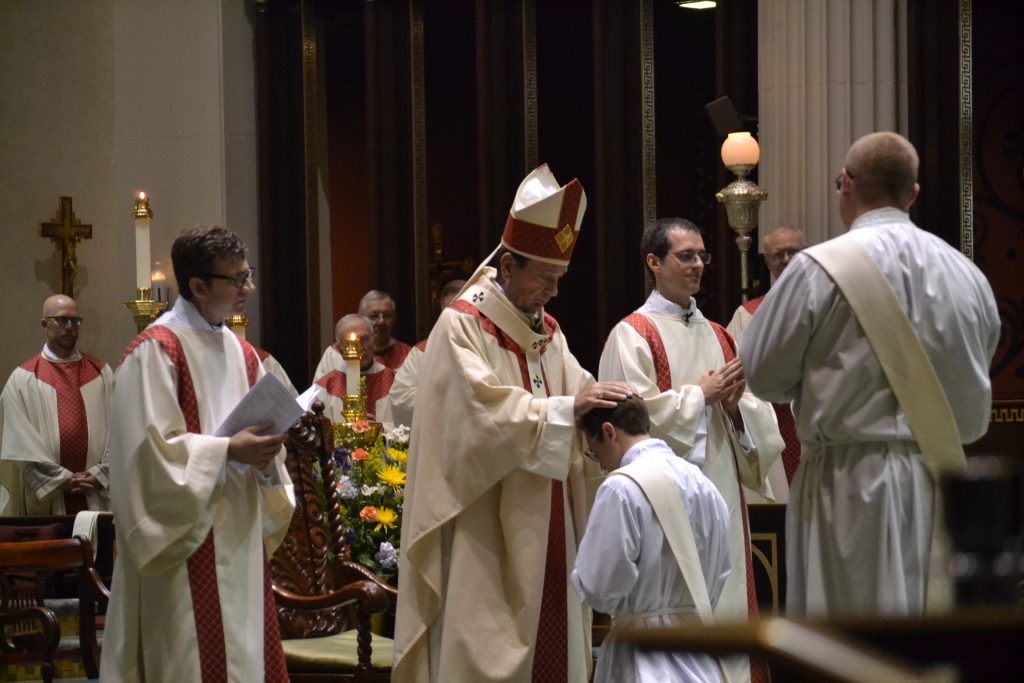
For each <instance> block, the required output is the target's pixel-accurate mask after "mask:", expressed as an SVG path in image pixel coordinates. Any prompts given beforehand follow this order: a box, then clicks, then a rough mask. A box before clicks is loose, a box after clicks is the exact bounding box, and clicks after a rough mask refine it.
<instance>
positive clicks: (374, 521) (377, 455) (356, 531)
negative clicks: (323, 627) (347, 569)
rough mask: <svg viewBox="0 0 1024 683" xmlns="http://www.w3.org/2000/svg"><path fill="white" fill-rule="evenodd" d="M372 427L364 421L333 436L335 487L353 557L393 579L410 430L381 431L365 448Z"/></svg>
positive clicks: (383, 576)
mask: <svg viewBox="0 0 1024 683" xmlns="http://www.w3.org/2000/svg"><path fill="white" fill-rule="evenodd" d="M375 426H377V427H378V428H379V425H375ZM369 429H370V427H369V423H365V421H362V420H360V421H359V422H356V423H354V424H353V425H352V426H351V428H350V429H349V430H347V432H346V433H347V435H348V436H347V437H346V435H345V434H342V435H340V436H341V438H336V439H335V443H336V444H339V445H338V447H337V448H336V449H335V451H334V454H333V457H334V466H335V467H334V476H335V481H334V486H335V487H336V488H337V490H338V496H339V498H341V517H342V523H343V524H344V525H345V529H344V533H345V540H346V542H347V543H348V544H349V548H350V550H351V557H352V559H353V560H354V561H356V562H358V563H359V564H361V565H363V566H365V567H367V568H369V569H370V570H371V571H373V572H375V573H376V574H378V575H379V576H381V577H382V578H385V579H390V578H393V577H395V576H396V575H397V573H398V552H399V548H400V541H401V520H402V504H403V502H404V499H405V469H406V465H407V463H408V459H409V428H408V427H405V426H402V425H400V426H398V427H395V428H394V429H391V430H389V431H386V432H384V433H383V434H379V433H378V435H377V436H376V439H372V445H370V446H369V448H366V447H364V446H365V444H366V443H367V442H368V440H367V439H365V438H360V437H362V436H363V435H365V434H366V433H367V432H368V430H369ZM336 436H337V435H336Z"/></svg>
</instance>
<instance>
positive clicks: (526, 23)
mask: <svg viewBox="0 0 1024 683" xmlns="http://www.w3.org/2000/svg"><path fill="white" fill-rule="evenodd" d="M522 10H523V35H522V38H523V162H524V165H525V168H524V169H523V173H529V172H530V171H532V170H533V169H535V168H537V166H538V165H539V164H540V158H539V155H540V152H539V151H538V147H539V145H538V143H537V8H536V6H535V5H534V0H522Z"/></svg>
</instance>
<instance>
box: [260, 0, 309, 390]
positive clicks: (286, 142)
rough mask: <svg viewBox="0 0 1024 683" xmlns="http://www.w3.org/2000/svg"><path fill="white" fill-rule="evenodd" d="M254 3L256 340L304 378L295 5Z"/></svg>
mask: <svg viewBox="0 0 1024 683" xmlns="http://www.w3.org/2000/svg"><path fill="white" fill-rule="evenodd" d="M256 8H257V11H256V15H255V23H254V37H255V54H256V100H257V136H258V145H259V236H260V262H259V271H258V273H257V277H258V278H259V287H260V294H261V297H260V316H261V321H262V330H263V337H262V343H263V345H264V347H265V348H266V349H267V350H268V351H270V352H271V353H272V354H273V355H274V357H276V358H277V359H278V360H279V361H280V362H281V364H282V365H283V366H284V367H285V369H286V370H287V371H288V373H289V374H290V375H291V376H292V377H295V378H299V377H308V376H310V375H311V371H312V368H311V366H310V357H309V356H310V353H309V349H308V343H309V340H308V330H309V326H310V305H309V303H310V302H309V297H308V292H309V288H308V286H309V282H308V280H307V278H306V273H307V272H308V271H309V268H308V267H307V266H308V264H307V240H306V233H305V225H306V209H305V200H306V196H305V195H306V184H305V179H306V174H305V160H306V150H305V147H304V141H303V91H302V41H301V35H302V24H301V5H300V2H298V1H297V0H280V1H277V2H261V3H257V5H256Z"/></svg>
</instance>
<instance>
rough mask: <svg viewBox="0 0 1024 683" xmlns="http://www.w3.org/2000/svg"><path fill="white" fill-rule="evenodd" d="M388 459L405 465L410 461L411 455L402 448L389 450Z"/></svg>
mask: <svg viewBox="0 0 1024 683" xmlns="http://www.w3.org/2000/svg"><path fill="white" fill-rule="evenodd" d="M388 457H389V458H391V460H392V462H397V463H399V464H403V463H405V461H406V460H408V459H409V454H408V453H406V452H405V451H403V450H402V449H400V448H389V449H388Z"/></svg>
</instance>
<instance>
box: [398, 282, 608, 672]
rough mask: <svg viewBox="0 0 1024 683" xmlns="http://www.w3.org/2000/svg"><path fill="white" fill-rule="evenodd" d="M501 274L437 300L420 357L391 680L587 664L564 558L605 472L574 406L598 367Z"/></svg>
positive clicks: (579, 668)
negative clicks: (513, 297) (539, 325)
mask: <svg viewBox="0 0 1024 683" xmlns="http://www.w3.org/2000/svg"><path fill="white" fill-rule="evenodd" d="M494 274H495V271H494V269H493V268H483V269H481V271H480V272H479V273H477V275H476V277H474V279H473V280H472V281H471V282H470V284H469V285H468V286H467V287H466V288H465V289H464V290H463V293H462V296H461V297H460V298H459V300H458V301H456V302H455V303H454V304H452V305H451V306H449V307H448V308H447V309H445V310H444V311H443V312H442V313H441V317H440V319H439V320H438V323H437V324H436V325H435V326H434V329H433V331H432V332H431V334H430V338H429V341H428V344H427V347H426V353H425V355H424V357H423V362H422V364H421V367H420V372H419V381H418V383H417V384H418V388H417V394H418V398H417V401H416V419H415V421H414V423H413V430H412V439H411V447H412V452H411V453H410V455H409V479H408V481H409V484H408V486H407V488H406V498H405V515H404V517H403V521H402V541H403V547H402V555H401V560H400V568H399V574H398V575H399V598H398V619H397V626H396V633H395V658H396V661H395V667H394V674H393V680H394V681H416V682H420V681H482V680H501V681H513V682H520V683H526V682H528V681H558V683H562V682H563V681H573V682H580V683H582V682H583V681H586V680H587V676H588V670H589V667H590V663H591V656H590V615H589V611H588V610H587V609H586V608H584V607H583V606H582V605H581V604H580V602H579V600H578V599H577V598H576V597H575V595H574V594H572V593H571V590H572V589H571V587H570V584H569V574H568V569H569V568H571V567H572V566H573V564H574V561H575V555H576V547H577V541H578V538H579V537H580V536H582V534H583V530H584V529H585V527H586V515H587V510H588V508H589V502H590V500H592V494H593V491H594V490H596V488H597V484H598V483H599V481H598V479H597V478H596V475H597V472H596V470H593V471H592V472H590V473H592V474H593V475H595V478H594V479H593V480H591V481H585V480H584V469H585V467H587V469H588V472H589V471H590V468H589V467H588V466H585V465H584V458H583V457H582V450H583V449H582V439H581V437H580V436H579V433H578V431H577V429H576V426H575V423H574V419H573V402H574V396H575V394H576V393H577V392H578V391H579V390H580V389H581V388H582V387H583V386H585V385H587V384H589V383H590V382H592V381H593V377H591V375H590V374H589V373H588V372H586V371H585V370H584V369H583V368H582V367H580V365H579V363H577V362H576V359H575V358H574V357H573V356H572V354H571V353H569V350H568V348H567V346H566V343H565V338H564V337H563V336H562V333H561V330H560V329H559V328H558V325H557V323H556V322H555V321H554V319H553V318H551V317H550V316H545V317H544V323H543V325H544V327H543V330H542V331H540V332H535V331H533V330H532V329H531V328H530V327H529V326H528V324H527V321H526V320H525V317H524V316H523V315H522V314H521V313H519V312H518V311H517V310H516V309H515V308H514V307H513V306H512V305H511V304H510V303H509V302H508V300H507V299H506V298H505V297H504V295H503V294H502V293H500V291H499V290H498V288H497V286H496V285H495V284H494V282H493V281H492V278H493V277H494ZM588 484H589V486H590V488H589V490H588ZM560 508H561V509H560ZM559 551H562V552H559Z"/></svg>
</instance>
